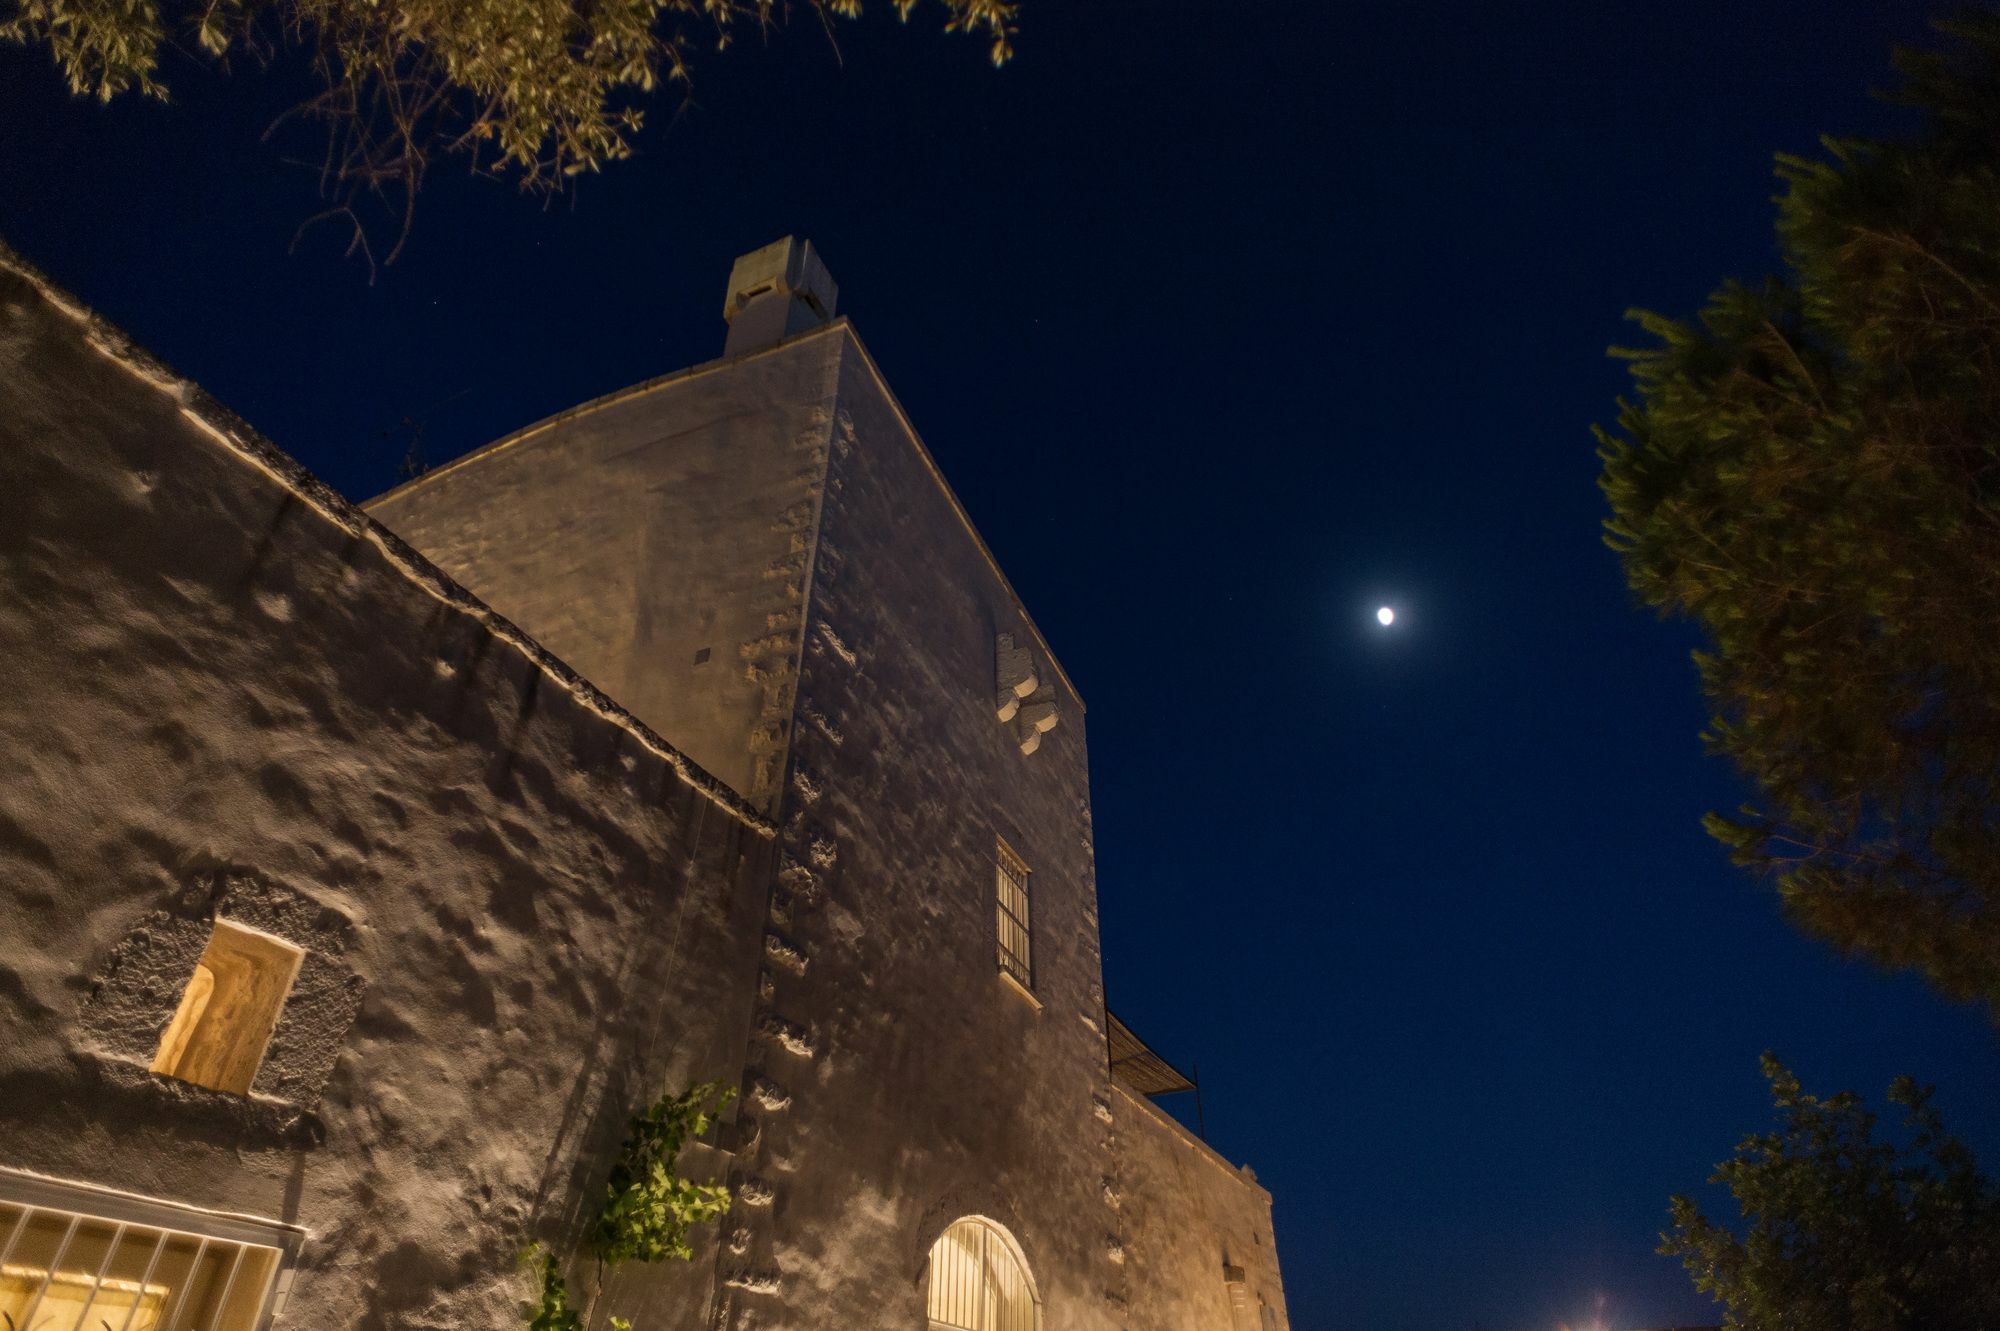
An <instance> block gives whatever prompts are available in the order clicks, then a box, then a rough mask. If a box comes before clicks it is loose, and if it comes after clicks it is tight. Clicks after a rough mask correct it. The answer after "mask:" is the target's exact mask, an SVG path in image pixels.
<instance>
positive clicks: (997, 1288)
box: [929, 1215, 1042, 1331]
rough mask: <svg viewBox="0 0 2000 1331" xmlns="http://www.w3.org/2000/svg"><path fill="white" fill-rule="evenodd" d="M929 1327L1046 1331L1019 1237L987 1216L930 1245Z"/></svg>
mask: <svg viewBox="0 0 2000 1331" xmlns="http://www.w3.org/2000/svg"><path fill="white" fill-rule="evenodd" d="M929 1311H930V1324H931V1326H932V1327H933V1328H939V1329H940V1331H1041V1325H1042V1300H1041V1296H1040V1295H1038V1294H1037V1293H1036V1292H1035V1280H1034V1277H1033V1276H1032V1275H1030V1274H1029V1272H1028V1263H1027V1259H1026V1258H1024V1257H1023V1256H1022V1255H1021V1245H1020V1244H1018V1243H1016V1242H1014V1236H1013V1235H1012V1234H1009V1233H1008V1232H1007V1231H1006V1230H1004V1229H1002V1228H1001V1227H1000V1226H999V1225H996V1224H994V1223H993V1222H992V1221H991V1220H988V1219H987V1218H986V1217H985V1216H978V1215H969V1216H965V1217H963V1218H961V1219H958V1220H954V1221H952V1223H951V1225H950V1226H949V1227H948V1228H946V1230H945V1231H944V1233H942V1234H940V1235H938V1240H937V1242H936V1243H933V1244H932V1245H931V1280H930V1298H929Z"/></svg>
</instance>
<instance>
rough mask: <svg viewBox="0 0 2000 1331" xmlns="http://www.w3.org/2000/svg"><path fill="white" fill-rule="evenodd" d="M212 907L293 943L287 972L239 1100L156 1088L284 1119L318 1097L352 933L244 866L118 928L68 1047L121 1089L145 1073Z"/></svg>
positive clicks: (328, 1068) (201, 944)
mask: <svg viewBox="0 0 2000 1331" xmlns="http://www.w3.org/2000/svg"><path fill="white" fill-rule="evenodd" d="M217 915H225V916H227V917H228V918H229V919H231V920H234V921H235V922H237V923H238V924H244V925H248V926H249V927H251V928H253V929H258V930H261V931H263V932H264V933H268V934H273V935H275V936H277V937H279V938H282V939H284V940H285V941H286V942H288V943H291V944H293V945H295V946H297V947H299V948H301V949H303V951H304V956H302V957H301V958H300V961H299V974H298V978H297V979H296V980H294V981H293V982H292V987H291V991H290V993H289V995H288V996H287V997H286V999H285V1006H284V1009H283V1011H282V1012H280V1013H279V1016H278V1024H277V1026H276V1028H275V1029H274V1030H273V1031H272V1032H271V1040H270V1043H269V1045H267V1046H266V1048H265V1051H264V1061H263V1065H262V1066H261V1067H259V1068H258V1070H257V1078H256V1080H255V1081H254V1082H253V1083H252V1084H251V1088H250V1089H251V1097H252V1098H251V1100H250V1101H249V1102H248V1103H247V1104H246V1103H245V1102H244V1100H243V1097H241V1096H233V1095H224V1094H220V1093H217V1092H211V1091H208V1090H205V1089H204V1088H202V1087H199V1086H192V1085H188V1084H187V1083H184V1082H174V1083H172V1085H171V1086H170V1087H169V1088H168V1089H170V1090H172V1091H173V1092H174V1093H175V1094H178V1095H180V1096H183V1097H186V1098H188V1099H191V1100H205V1101H207V1102H208V1104H209V1107H210V1108H211V1110H213V1111H218V1112H222V1113H225V1114H227V1113H229V1112H232V1111H233V1112H239V1113H243V1112H247V1113H249V1114H252V1115H254V1116H255V1118H256V1119H258V1120H260V1121H262V1122H264V1123H267V1124H289V1123H292V1122H296V1121H297V1119H298V1118H299V1116H300V1115H302V1114H305V1113H310V1112H311V1111H312V1110H314V1109H316V1108H317V1107H318V1105H319V1098H320V1092H321V1091H322V1090H323V1089H324V1088H325V1086H326V1080H327V1078H328V1076H330V1075H331V1074H332V1072H333V1066H334V1063H335V1061H336V1060H337V1059H338V1058H339V1057H340V1051H341V1048H342V1046H343V1045H344V1044H345V1043H346V1041H347V1033H348V1028H349V1027H351V1026H352V1025H353V1024H354V1016H355V1013H356V1012H357V1011H358V1010H359V1009H360V1006H361V994H362V990H363V989H364V988H365V985H364V983H363V981H362V979H361V977H360V976H359V975H356V974H355V973H354V971H353V970H352V969H351V968H350V967H349V966H348V965H347V961H346V952H347V944H348V939H349V937H350V936H351V935H352V933H353V926H352V924H351V923H350V922H349V921H348V919H347V917H346V916H344V915H342V914H341V913H340V912H339V911H337V910H334V909H333V908H331V907H329V906H323V905H321V904H319V903H317V902H315V901H313V900H312V898H310V897H308V896H305V895H304V894H302V893H299V892H295V891H293V890H291V889H290V888H286V887H282V886H279V885H277V884H275V883H270V882H266V881H264V880H263V879H262V878H261V877H259V876H257V875H255V874H248V873H234V874H230V873H221V874H213V875H208V876H205V877H201V878H197V879H195V880H193V881H191V882H189V883H188V884H187V885H186V886H185V887H182V888H180V889H179V890H178V891H174V892H171V893H170V894H169V895H168V896H167V897H165V898H164V899H162V900H161V901H160V902H159V903H158V904H157V906H156V907H155V909H153V910H152V911H151V912H149V913H148V914H147V915H146V916H145V917H144V918H143V919H142V920H141V921H140V922H139V923H138V925H137V926H135V927H134V928H133V929H132V930H131V931H130V932H129V933H127V934H126V935H125V937H124V938H123V939H122V940H120V942H119V943H118V945H117V946H116V947H114V948H112V949H111V951H110V953H109V954H108V955H107V957H106V958H105V961H104V966H103V970H102V971H101V972H100V973H98V974H97V975H94V976H92V977H91V979H90V991H89V996H88V997H87V998H86V999H85V1000H84V1002H83V1006H82V1009H81V1011H80V1012H79V1014H78V1021H77V1025H78V1030H79V1035H80V1039H79V1046H80V1047H82V1048H86V1049H90V1050H92V1051H93V1052H96V1053H99V1054H101V1055H103V1056H104V1062H103V1067H104V1069H105V1071H106V1073H107V1075H111V1076H115V1077H117V1078H118V1080H119V1081H120V1082H121V1083H123V1084H124V1085H126V1086H128V1087H137V1086H140V1085H142V1084H144V1083H146V1082H148V1081H151V1080H153V1078H152V1074H151V1073H149V1072H146V1068H147V1066H148V1065H149V1064H150V1063H151V1062H152V1061H153V1055H154V1052H155V1051H156V1050H157V1049H158V1048H159V1045H160V1035H161V1033H162V1032H163V1031H164V1030H165V1029H166V1026H167V1023H168V1022H169V1021H171V1020H172V1019H173V1015H174V1009H175V1007H176V1006H177V1005H178V1003H179V1001H180V995H181V990H182V988H183V987H184V986H185V985H186V984H187V980H188V977H189V976H190V975H191V974H193V972H194V967H195V963H196V962H198V961H200V960H201V956H202V950H203V949H204V948H205V947H207V945H208V939H209V934H210V933H211V932H212V930H213V928H214V924H215V918H216V916H217ZM238 1107H240V1108H238Z"/></svg>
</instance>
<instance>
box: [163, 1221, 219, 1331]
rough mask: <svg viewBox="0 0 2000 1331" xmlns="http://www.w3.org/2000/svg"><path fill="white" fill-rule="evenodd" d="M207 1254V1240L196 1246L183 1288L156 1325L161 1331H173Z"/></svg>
mask: <svg viewBox="0 0 2000 1331" xmlns="http://www.w3.org/2000/svg"><path fill="white" fill-rule="evenodd" d="M207 1252H208V1240H207V1239H203V1240H201V1241H200V1242H199V1243H197V1244H195V1245H194V1256H193V1257H190V1258H189V1259H188V1273H187V1279H185V1280H183V1281H181V1287H180V1288H179V1289H177V1290H175V1291H174V1301H173V1304H172V1306H170V1307H169V1308H168V1309H167V1315H166V1316H165V1317H162V1318H161V1319H160V1320H159V1322H158V1323H156V1325H157V1326H158V1328H159V1331H173V1326H174V1322H175V1320H176V1319H178V1318H179V1317H180V1315H181V1309H182V1307H183V1306H185V1305H186V1303H187V1301H188V1291H190V1290H192V1289H193V1288H194V1282H195V1277H196V1276H197V1275H198V1274H199V1273H200V1271H201V1259H202V1257H203V1256H204V1255H205V1254H206V1253H207Z"/></svg>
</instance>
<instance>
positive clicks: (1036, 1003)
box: [999, 970, 1042, 1012]
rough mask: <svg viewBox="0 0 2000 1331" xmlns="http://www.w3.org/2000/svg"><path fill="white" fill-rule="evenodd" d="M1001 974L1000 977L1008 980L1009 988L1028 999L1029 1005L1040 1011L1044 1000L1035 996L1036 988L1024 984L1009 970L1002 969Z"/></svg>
mask: <svg viewBox="0 0 2000 1331" xmlns="http://www.w3.org/2000/svg"><path fill="white" fill-rule="evenodd" d="M999 975H1000V978H1001V979H1002V980H1003V981H1005V982H1006V985H1007V987H1008V988H1009V989H1012V990H1013V991H1014V992H1015V993H1017V994H1019V995H1020V996H1021V997H1023V998H1025V999H1027V1000H1028V1004H1029V1006H1031V1007H1033V1008H1034V1009H1035V1011H1037V1012H1040V1011H1041V1010H1042V1000H1041V999H1039V998H1036V997H1035V991H1034V990H1032V989H1030V988H1028V986H1027V985H1025V984H1022V983H1021V982H1020V981H1019V980H1017V979H1015V978H1014V977H1013V975H1012V974H1010V973H1009V972H1007V971H1004V970H1002V971H1000V972H999Z"/></svg>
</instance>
